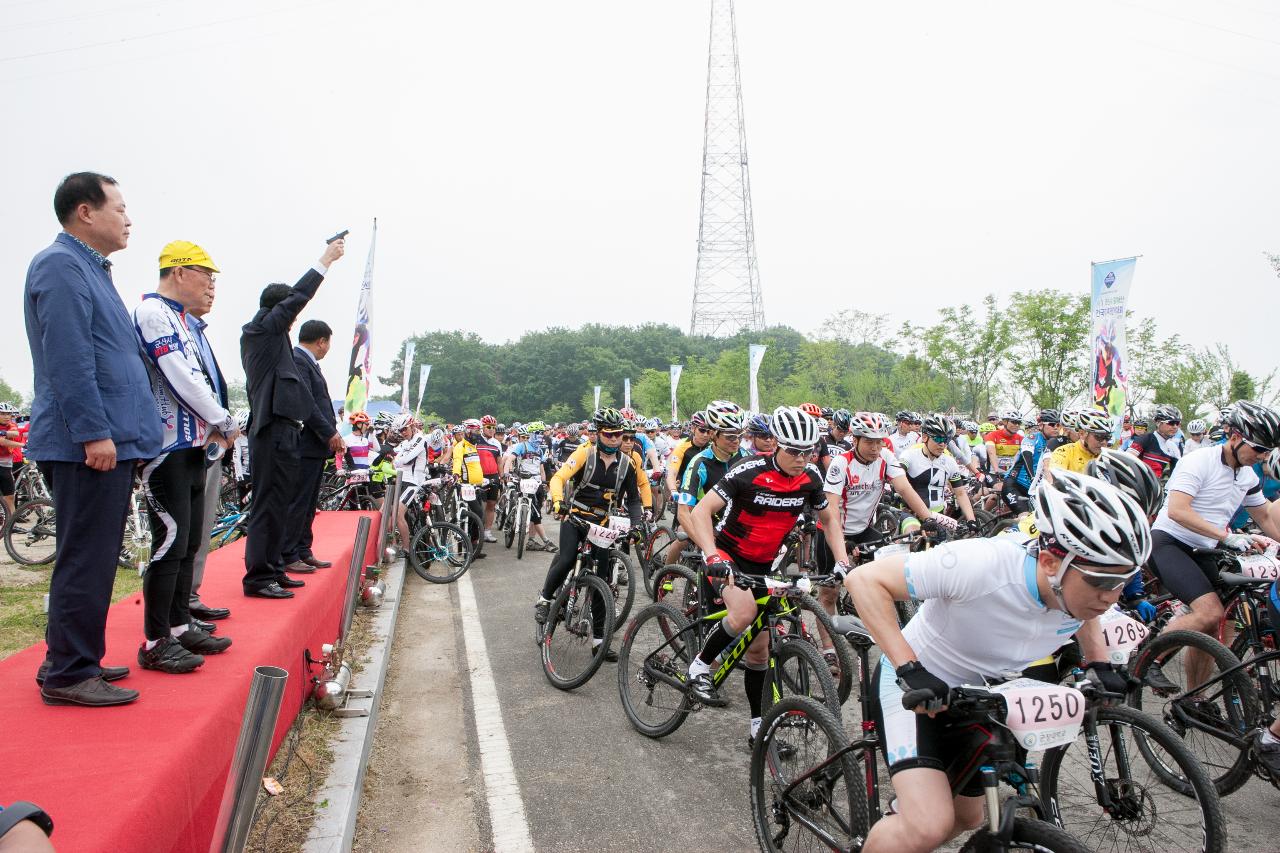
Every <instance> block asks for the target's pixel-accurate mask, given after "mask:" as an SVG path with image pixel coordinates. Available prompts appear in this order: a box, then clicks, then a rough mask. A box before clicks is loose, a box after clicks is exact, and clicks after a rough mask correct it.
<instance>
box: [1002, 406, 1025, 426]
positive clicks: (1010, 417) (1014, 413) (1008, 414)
mask: <svg viewBox="0 0 1280 853" xmlns="http://www.w3.org/2000/svg"><path fill="white" fill-rule="evenodd" d="M1000 420H1002V421H1013V422H1014V423H1019V424H1020V423H1022V412H1019V411H1018V410H1017V409H1006V410H1005V413H1004V414H1003V415H1001V416H1000Z"/></svg>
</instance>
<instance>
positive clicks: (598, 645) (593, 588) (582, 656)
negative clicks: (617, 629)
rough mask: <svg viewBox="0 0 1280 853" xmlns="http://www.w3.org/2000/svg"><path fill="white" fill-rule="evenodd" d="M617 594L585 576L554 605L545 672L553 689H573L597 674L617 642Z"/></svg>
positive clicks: (546, 629) (546, 626)
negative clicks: (614, 640)
mask: <svg viewBox="0 0 1280 853" xmlns="http://www.w3.org/2000/svg"><path fill="white" fill-rule="evenodd" d="M613 624H614V622H613V593H612V592H610V591H609V587H608V586H607V585H606V584H605V582H604V581H602V580H600V578H598V577H596V576H595V575H588V574H582V575H579V576H578V577H577V578H576V579H575V580H573V581H572V582H570V583H569V584H567V585H566V586H564V587H563V588H562V589H561V590H560V592H559V593H558V594H557V595H556V598H555V600H554V601H552V602H551V608H550V610H548V611H547V621H546V623H545V624H544V625H543V635H542V671H543V673H544V674H545V675H546V676H547V681H550V682H551V684H552V686H553V687H556V688H558V689H560V690H573V689H574V688H576V687H581V686H582V685H584V684H586V683H587V682H588V681H590V680H591V676H593V675H595V674H596V670H598V669H599V668H600V664H602V663H604V655H605V652H607V651H608V650H609V641H610V640H611V639H613Z"/></svg>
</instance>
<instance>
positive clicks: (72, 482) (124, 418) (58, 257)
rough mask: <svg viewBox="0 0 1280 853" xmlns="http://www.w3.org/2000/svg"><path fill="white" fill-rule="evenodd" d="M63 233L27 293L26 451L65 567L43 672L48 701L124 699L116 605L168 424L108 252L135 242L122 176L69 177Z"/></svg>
mask: <svg viewBox="0 0 1280 853" xmlns="http://www.w3.org/2000/svg"><path fill="white" fill-rule="evenodd" d="M53 206H54V212H55V213H56V214H57V217H58V221H59V222H60V223H62V227H63V231H62V233H61V234H59V235H58V236H57V237H56V238H55V239H54V241H53V245H51V246H49V248H47V249H45V250H44V251H42V252H40V253H39V254H38V255H36V256H35V258H34V259H33V260H32V261H31V266H30V267H29V268H28V269H27V282H26V287H25V289H24V293H23V303H24V304H23V311H24V315H25V319H26V327H27V340H28V342H29V344H30V346H31V362H32V367H33V368H34V371H35V400H34V402H33V403H32V406H31V434H30V437H29V440H28V443H27V453H28V455H29V456H30V457H31V458H32V459H36V460H38V461H39V464H40V470H41V471H42V472H43V473H44V475H45V478H46V479H47V480H48V482H49V485H50V487H51V488H52V490H53V502H54V510H55V512H56V513H57V519H58V525H57V529H58V565H57V569H56V570H55V571H54V573H53V580H52V584H51V587H50V590H49V626H48V629H47V631H46V640H47V642H48V646H49V650H48V656H47V658H46V660H45V665H44V666H42V667H41V668H40V672H39V673H37V676H36V680H37V681H38V682H42V688H41V695H42V696H43V698H44V701H45V703H46V704H49V705H88V706H102V705H121V704H124V703H127V702H132V701H134V700H135V699H137V698H138V692H137V691H136V690H126V689H123V688H120V687H117V686H115V685H114V684H111V683H109V682H112V681H115V680H117V679H120V678H123V677H125V676H126V675H128V674H129V669H128V667H123V666H120V667H104V666H102V657H103V655H104V654H105V652H106V637H105V631H106V624H107V608H108V607H109V606H110V605H111V589H112V586H113V584H114V582H115V578H116V559H117V557H118V556H119V554H120V544H121V541H122V540H123V538H124V525H125V517H126V515H127V514H128V511H129V496H130V493H131V492H132V491H133V477H134V469H135V468H136V464H137V460H140V459H141V460H145V459H151V458H153V457H155V456H156V455H157V454H159V453H160V445H161V441H162V428H161V423H160V418H159V416H158V415H157V414H156V401H155V398H154V397H153V396H152V394H151V382H150V378H149V376H148V374H147V368H146V366H145V364H144V363H143V361H142V352H141V350H140V349H139V346H138V339H137V336H136V335H135V334H134V331H133V322H132V320H131V319H130V317H129V312H128V311H127V310H125V307H124V302H123V301H122V300H121V299H120V294H118V293H117V292H116V289H115V285H114V284H113V282H112V280H111V262H110V261H109V260H107V256H108V255H111V254H112V253H114V252H118V251H120V250H121V249H123V248H125V246H126V245H128V242H129V226H130V224H131V223H130V222H129V217H128V216H127V215H126V213H125V204H124V197H123V196H122V195H121V193H120V188H119V186H118V185H117V184H116V181H115V180H114V179H112V178H109V177H106V176H105V175H98V174H94V173H92V172H77V173H75V174H73V175H68V176H67V177H66V178H65V179H64V180H63V181H62V183H61V184H60V185H59V186H58V189H57V192H56V193H55V194H54V197H53Z"/></svg>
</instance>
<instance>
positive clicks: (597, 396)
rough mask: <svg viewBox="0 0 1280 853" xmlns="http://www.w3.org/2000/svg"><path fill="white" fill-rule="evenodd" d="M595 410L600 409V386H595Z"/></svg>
mask: <svg viewBox="0 0 1280 853" xmlns="http://www.w3.org/2000/svg"><path fill="white" fill-rule="evenodd" d="M596 408H597V409H598V408H600V386H599V385H597V386H596Z"/></svg>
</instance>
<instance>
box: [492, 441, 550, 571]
mask: <svg viewBox="0 0 1280 853" xmlns="http://www.w3.org/2000/svg"><path fill="white" fill-rule="evenodd" d="M526 462H527V463H531V464H529V465H526V464H525V463H526ZM518 470H519V474H518V476H517V477H516V478H514V479H513V481H512V482H511V484H510V485H508V486H507V487H506V488H504V489H503V497H504V498H505V499H506V500H505V503H506V513H505V514H504V516H503V518H502V521H501V522H498V521H496V520H495V522H494V523H495V524H496V525H497V526H498V527H499V528H500V529H501V530H502V542H503V544H504V545H505V546H506V547H508V548H510V547H511V543H512V542H513V541H514V542H515V546H516V559H517V560H520V559H523V558H524V544H525V540H526V538H527V537H528V536H529V520H530V519H531V518H532V517H533V502H534V501H535V500H537V499H538V490H539V489H541V488H542V463H540V462H538V460H536V459H521V460H520V464H519V466H518ZM499 503H500V504H501V503H503V500H502V499H501V498H500V499H499Z"/></svg>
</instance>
